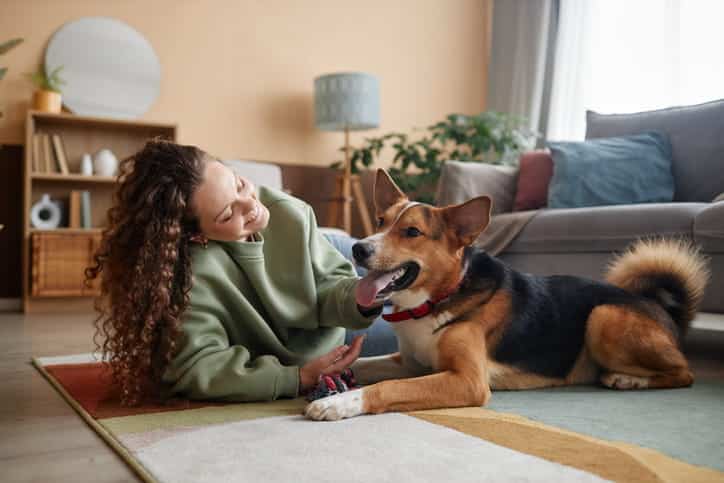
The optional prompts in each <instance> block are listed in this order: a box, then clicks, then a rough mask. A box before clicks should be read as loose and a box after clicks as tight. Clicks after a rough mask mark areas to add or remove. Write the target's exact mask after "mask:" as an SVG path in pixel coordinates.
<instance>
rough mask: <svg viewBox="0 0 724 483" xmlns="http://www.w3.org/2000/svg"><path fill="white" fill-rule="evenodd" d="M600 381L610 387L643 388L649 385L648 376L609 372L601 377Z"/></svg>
mask: <svg viewBox="0 0 724 483" xmlns="http://www.w3.org/2000/svg"><path fill="white" fill-rule="evenodd" d="M601 383H603V385H604V386H606V387H610V388H611V389H645V388H647V387H649V379H648V377H639V376H630V375H628V374H619V373H616V372H609V373H608V374H605V375H604V376H603V377H601Z"/></svg>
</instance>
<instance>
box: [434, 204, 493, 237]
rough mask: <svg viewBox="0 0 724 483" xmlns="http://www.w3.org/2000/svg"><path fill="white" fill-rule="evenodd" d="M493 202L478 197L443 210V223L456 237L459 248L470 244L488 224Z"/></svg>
mask: <svg viewBox="0 0 724 483" xmlns="http://www.w3.org/2000/svg"><path fill="white" fill-rule="evenodd" d="M492 207H493V200H492V199H491V198H490V197H489V196H478V197H477V198H473V199H472V200H468V201H466V202H465V203H462V204H460V205H453V206H448V207H446V208H443V210H444V216H445V221H446V223H447V224H448V226H449V227H450V228H451V229H452V231H453V232H454V233H455V234H456V235H457V238H458V240H459V241H460V245H461V246H466V245H470V244H472V243H473V242H474V241H475V239H476V238H478V236H479V235H480V234H481V233H482V232H483V230H485V228H487V226H488V224H489V223H490V212H491V210H492Z"/></svg>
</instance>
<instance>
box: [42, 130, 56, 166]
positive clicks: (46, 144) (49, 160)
mask: <svg viewBox="0 0 724 483" xmlns="http://www.w3.org/2000/svg"><path fill="white" fill-rule="evenodd" d="M41 140H42V147H43V172H44V173H54V172H55V170H54V169H53V168H54V166H53V165H54V164H55V161H54V160H53V149H52V148H51V147H50V136H48V135H47V134H45V133H43V134H41Z"/></svg>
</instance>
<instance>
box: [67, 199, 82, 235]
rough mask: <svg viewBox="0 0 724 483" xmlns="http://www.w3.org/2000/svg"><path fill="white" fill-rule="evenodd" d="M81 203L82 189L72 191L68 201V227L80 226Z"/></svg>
mask: <svg viewBox="0 0 724 483" xmlns="http://www.w3.org/2000/svg"><path fill="white" fill-rule="evenodd" d="M80 205H81V191H76V190H73V191H71V192H70V200H69V202H68V228H80V218H81V216H80V213H81V210H80Z"/></svg>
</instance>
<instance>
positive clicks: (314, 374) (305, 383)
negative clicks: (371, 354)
mask: <svg viewBox="0 0 724 483" xmlns="http://www.w3.org/2000/svg"><path fill="white" fill-rule="evenodd" d="M364 339H365V336H364V335H358V336H357V337H355V338H354V340H353V341H352V344H351V345H349V346H348V345H342V346H339V347H337V348H336V349H333V350H331V351H330V352H329V353H327V354H325V355H323V356H320V357H317V358H316V359H312V360H311V361H309V362H307V363H306V364H305V365H304V366H302V367H301V368H300V369H299V389H300V391H301V392H304V391H308V390H310V389H312V388H313V387H314V386H315V385H316V384H317V379H318V378H319V376H320V375H322V374H332V373H335V372H342V371H344V370H345V369H347V368H348V367H349V366H350V365H352V363H353V362H354V361H356V360H357V358H358V357H359V353H360V351H361V350H362V342H363V341H364Z"/></svg>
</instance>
